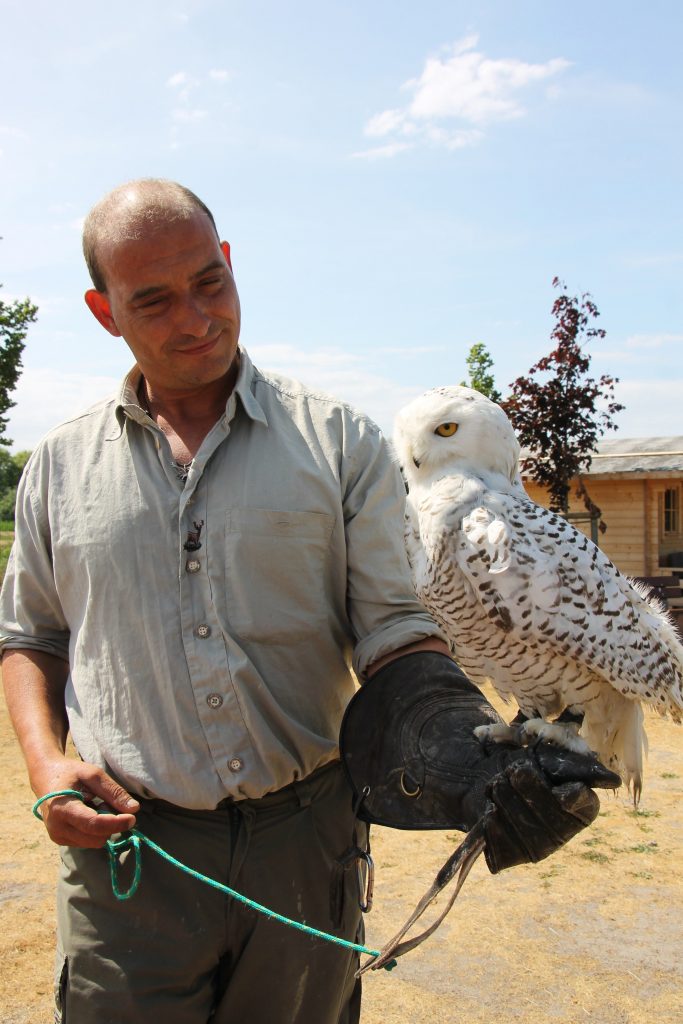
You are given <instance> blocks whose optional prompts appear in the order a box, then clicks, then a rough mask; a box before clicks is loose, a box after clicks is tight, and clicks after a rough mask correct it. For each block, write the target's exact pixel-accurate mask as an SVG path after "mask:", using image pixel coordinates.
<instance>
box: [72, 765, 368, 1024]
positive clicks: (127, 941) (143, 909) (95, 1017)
mask: <svg viewBox="0 0 683 1024" xmlns="http://www.w3.org/2000/svg"><path fill="white" fill-rule="evenodd" d="M141 803H142V809H141V811H140V813H139V815H138V828H139V829H140V831H142V832H144V833H145V834H146V835H148V836H149V837H150V839H153V840H154V842H156V843H158V844H159V845H160V846H161V847H163V848H164V849H165V850H167V851H168V852H169V853H171V854H172V855H173V856H174V857H177V858H178V859H179V860H181V861H182V862H183V863H185V864H188V865H189V866H190V867H193V868H195V870H197V871H200V872H202V873H203V874H205V875H208V876H209V877H211V878H214V879H216V880H217V881H219V882H222V883H224V884H227V885H230V886H231V887H232V888H234V889H236V890H237V891H238V892H241V893H243V894H244V895H245V896H248V897H250V898H251V899H253V900H256V901H257V902H259V903H262V904H264V905H266V906H267V907H270V908H272V909H273V910H276V911H277V912H279V913H281V914H285V915H286V916H288V917H292V918H294V919H296V920H299V921H303V922H305V923H307V924H310V925H312V926H313V927H315V928H319V929H321V930H324V931H330V932H333V933H334V934H336V935H339V936H341V937H342V938H345V939H350V940H352V941H358V940H359V939H361V937H362V931H363V928H362V922H361V914H360V910H359V895H360V894H359V891H358V881H357V876H356V871H355V869H349V870H346V871H341V872H340V869H339V868H338V867H337V868H335V860H336V858H338V857H339V856H340V855H341V854H343V853H344V851H345V850H347V849H348V848H349V847H350V846H351V845H352V843H353V836H354V829H355V831H356V835H357V838H358V840H359V841H360V845H361V846H364V842H365V840H366V834H365V826H363V825H362V824H361V823H358V822H355V821H354V818H353V812H352V806H351V793H350V790H349V788H348V784H347V782H346V779H345V777H344V774H343V771H342V769H341V766H340V765H339V763H335V764H334V765H331V766H328V767H326V768H323V769H321V770H320V771H318V772H316V773H314V775H312V776H310V777H309V778H308V779H306V780H304V781H303V782H299V783H294V784H292V785H291V786H288V787H286V789H283V790H280V791H279V792H277V793H272V794H270V795H268V796H266V797H264V798H263V799H262V800H245V801H240V802H238V803H231V804H228V805H226V806H221V807H219V808H218V809H216V810H215V811H187V810H183V809H180V808H176V807H172V806H171V805H169V804H164V803H163V802H161V801H141ZM124 856H125V857H128V858H130V855H128V854H126V855H124ZM61 857H62V865H61V872H60V879H59V885H58V901H57V902H58V906H57V909H58V949H57V961H56V979H55V992H56V1014H55V1021H56V1024H149V1022H150V1021H160V1022H162V1021H163V1024H208V1022H211V1024H356V1022H357V1021H358V1020H359V1016H360V982H359V981H357V980H356V979H355V977H354V974H355V971H356V969H357V963H358V956H357V954H355V953H353V952H350V951H348V950H346V949H344V948H343V947H340V946H336V945H332V944H330V943H327V942H325V941H323V940H321V939H317V938H314V937H310V936H308V935H305V934H303V933H301V932H298V931H295V930H294V929H292V928H289V927H287V926H286V925H283V924H280V923H278V922H275V921H270V920H268V919H267V918H266V917H264V916H263V915H261V914H258V913H257V912H256V911H253V910H250V909H249V908H248V907H245V906H244V905H243V904H240V903H239V902H237V901H235V900H234V899H232V898H231V897H229V896H227V895H224V894H223V893H220V892H218V891H217V890H215V889H212V888H210V887H209V886H206V885H204V884H202V883H201V882H199V881H197V880H196V879H193V878H191V877H189V876H188V875H185V874H183V873H181V872H180V871H179V870H178V869H177V868H175V867H173V866H172V865H170V864H169V863H167V862H166V861H164V860H162V859H161V858H160V857H159V856H158V855H157V854H156V853H155V852H154V851H152V850H150V849H149V848H147V847H144V846H143V848H142V881H141V884H140V888H139V889H138V891H137V893H136V894H135V895H134V896H133V897H132V898H131V899H130V900H128V901H126V902H119V901H117V900H116V899H115V898H114V896H113V893H112V890H111V884H110V879H109V868H108V862H107V856H106V852H105V851H104V850H81V849H72V848H63V849H62V850H61ZM129 872H130V862H128V863H124V864H123V865H122V870H121V886H122V887H123V888H125V887H126V885H127V882H128V881H129ZM335 878H336V881H337V883H338V884H336V883H335V884H333V885H332V886H331V880H333V879H335ZM334 918H336V920H334Z"/></svg>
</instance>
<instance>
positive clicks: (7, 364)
mask: <svg viewBox="0 0 683 1024" xmlns="http://www.w3.org/2000/svg"><path fill="white" fill-rule="evenodd" d="M0 287H1V286H0ZM37 313H38V307H37V306H34V305H33V303H32V302H30V301H29V299H23V300H21V299H16V300H15V301H14V302H9V303H8V302H3V301H2V300H1V299H0V444H4V445H11V444H12V441H11V439H10V438H8V437H4V436H3V435H4V433H5V430H6V429H7V416H6V415H5V413H7V412H9V410H10V409H11V408H12V407H13V406H15V405H16V402H14V401H12V399H11V398H10V395H11V393H12V392H13V391H14V389H15V388H16V386H17V381H18V380H19V375H20V374H21V356H22V353H23V351H24V338H25V337H26V335H27V334H28V328H29V324H32V323H34V322H35V319H36V315H37Z"/></svg>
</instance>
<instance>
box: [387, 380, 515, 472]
mask: <svg viewBox="0 0 683 1024" xmlns="http://www.w3.org/2000/svg"><path fill="white" fill-rule="evenodd" d="M394 444H395V446H396V450H397V452H398V456H399V460H400V462H401V466H402V467H403V470H404V472H405V474H406V477H407V479H408V485H409V486H410V487H411V488H413V487H415V486H417V485H419V484H425V485H429V483H431V481H433V480H434V479H435V478H438V477H441V476H445V475H448V474H451V473H463V474H474V475H478V476H481V475H482V474H483V475H485V476H488V475H490V474H501V475H502V476H504V477H505V478H506V480H508V481H509V482H510V483H515V481H516V480H517V463H518V460H519V443H518V441H517V438H516V437H515V434H514V431H513V429H512V425H511V423H510V421H509V419H508V418H507V416H506V415H505V413H504V412H503V410H502V409H501V407H500V406H499V405H496V403H495V402H492V401H490V399H488V398H486V397H485V396H484V395H482V394H480V393H479V392H478V391H474V390H473V389H472V388H466V387H460V386H453V387H443V388H434V389H433V390H432V391H427V392H426V393H425V394H424V395H420V397H419V398H416V399H414V401H412V402H410V403H409V404H408V405H406V406H404V407H403V409H401V411H400V412H399V413H398V416H397V417H396V422H395V425H394Z"/></svg>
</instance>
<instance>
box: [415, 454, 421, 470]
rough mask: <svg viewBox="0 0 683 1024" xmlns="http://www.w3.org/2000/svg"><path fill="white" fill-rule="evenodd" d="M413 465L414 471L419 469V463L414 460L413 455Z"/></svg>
mask: <svg viewBox="0 0 683 1024" xmlns="http://www.w3.org/2000/svg"><path fill="white" fill-rule="evenodd" d="M413 465H414V466H415V469H419V468H420V463H419V462H418V461H417V459H416V458H415V456H414V455H413Z"/></svg>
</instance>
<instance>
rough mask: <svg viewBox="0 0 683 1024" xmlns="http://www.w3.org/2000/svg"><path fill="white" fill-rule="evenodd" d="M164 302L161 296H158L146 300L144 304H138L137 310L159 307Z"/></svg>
mask: <svg viewBox="0 0 683 1024" xmlns="http://www.w3.org/2000/svg"><path fill="white" fill-rule="evenodd" d="M165 301H166V300H165V298H163V297H162V296H159V297H157V298H154V299H147V300H146V301H145V302H141V303H140V305H139V306H138V309H153V308H154V306H160V305H161V304H162V303H163V302H165Z"/></svg>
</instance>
